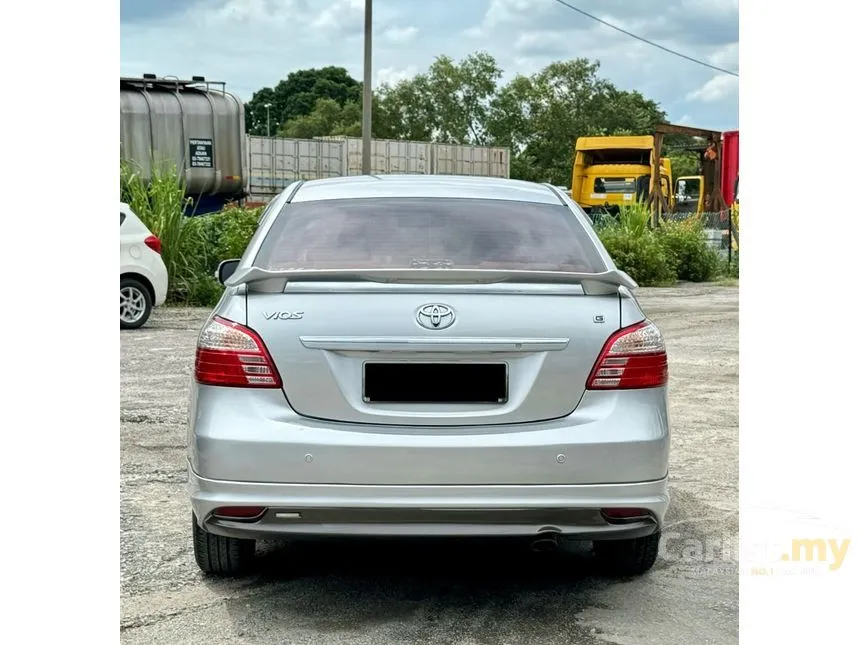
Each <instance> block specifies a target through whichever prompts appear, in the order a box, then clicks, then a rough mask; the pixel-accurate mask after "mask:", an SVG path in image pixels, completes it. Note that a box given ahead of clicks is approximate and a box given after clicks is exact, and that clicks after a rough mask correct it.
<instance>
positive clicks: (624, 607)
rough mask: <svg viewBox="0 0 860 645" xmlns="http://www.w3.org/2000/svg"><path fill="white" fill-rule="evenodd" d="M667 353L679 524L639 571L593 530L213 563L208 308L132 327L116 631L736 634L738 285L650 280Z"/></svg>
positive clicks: (385, 638)
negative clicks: (208, 513) (196, 534)
mask: <svg viewBox="0 0 860 645" xmlns="http://www.w3.org/2000/svg"><path fill="white" fill-rule="evenodd" d="M637 295H638V297H639V298H640V301H641V303H642V306H643V308H644V309H645V311H646V312H647V314H648V315H649V316H650V317H651V318H652V319H653V320H654V321H655V322H656V323H657V324H658V325H659V326H660V328H661V330H662V331H663V333H664V335H665V337H666V340H667V344H668V348H669V360H670V373H671V377H670V378H671V382H670V415H671V417H670V421H671V424H672V426H671V428H672V433H673V437H672V441H673V445H672V455H671V466H670V468H671V474H670V476H671V495H672V503H671V507H670V508H671V510H670V518H669V526H667V528H666V529H665V530H664V541H663V542H664V548H663V553H662V556H661V558H660V559H659V560H658V562H657V564H656V565H655V567H654V569H653V570H652V571H651V572H650V573H649V574H647V575H645V576H643V577H641V578H638V579H635V580H632V581H611V580H605V579H602V578H598V577H596V576H593V575H592V573H591V557H590V555H589V553H588V552H587V545H586V547H583V548H580V547H576V546H569V547H566V548H565V549H564V550H562V551H560V552H556V553H533V552H531V551H530V550H529V549H528V548H527V546H526V545H523V544H520V543H514V544H510V543H507V542H486V541H478V542H471V541H469V542H459V541H457V542H452V541H439V542H435V541H434V542H430V543H423V542H422V543H421V545H420V547H416V546H415V545H414V544H412V543H408V542H379V541H349V542H345V543H340V542H338V543H335V544H326V545H322V544H306V545H301V546H295V545H294V546H290V545H286V546H273V547H270V548H268V549H267V550H266V551H265V552H264V553H263V554H262V556H261V557H262V558H263V565H264V566H263V567H262V569H263V570H265V572H266V573H264V574H260V575H258V576H256V577H253V578H249V579H244V580H240V581H221V580H212V579H209V578H206V577H204V576H203V575H202V574H201V573H200V571H199V570H198V569H197V566H196V564H195V563H194V556H193V553H192V549H191V524H190V522H191V520H190V506H189V503H188V500H187V493H186V489H185V482H186V471H185V452H184V451H185V431H186V425H185V424H186V419H187V413H186V410H187V394H188V385H189V379H190V374H191V368H192V364H193V355H194V343H195V339H196V334H197V332H198V330H199V328H200V325H201V324H202V322H203V320H204V319H205V317H206V315H207V313H208V312H207V311H204V310H200V309H161V310H158V311H156V312H155V313H154V314H153V317H152V319H151V320H150V322H149V324H148V325H147V326H146V327H144V328H143V329H141V330H137V331H133V332H122V339H121V343H122V358H121V378H122V401H121V415H120V433H121V482H120V487H121V511H120V523H121V554H122V556H121V557H122V563H121V575H122V578H121V627H120V629H121V640H122V642H123V643H127V644H128V645H133V644H137V643H141V644H143V643H146V644H152V643H170V644H171V645H173V644H176V643H183V644H187V645H193V644H195V643H205V644H206V645H212V644H214V643H219V644H222V643H225V644H226V643H248V644H251V643H253V644H275V643H278V644H285V643H290V644H293V643H295V644H299V643H301V644H319V645H323V644H324V645H336V644H338V643H353V644H357V645H371V644H376V643H402V644H404V645H406V644H409V643H421V644H422V645H436V644H442V643H452V644H453V643H457V644H464V645H465V644H470V645H476V644H487V645H497V644H501V643H510V644H512V645H513V644H516V645H526V644H528V643H541V644H546V645H552V644H559V645H560V644H565V645H569V644H571V643H577V644H580V645H588V644H598V643H600V644H603V643H618V644H623V645H627V644H630V645H633V644H636V645H649V644H654V645H674V644H678V645H689V644H690V643H696V644H697V645H706V644H709V643H713V644H723V643H737V642H738V636H737V629H738V562H737V545H736V539H737V510H738V289H737V287H727V286H717V285H704V286H703V285H684V286H680V287H677V288H672V289H640V290H639V291H638V293H637Z"/></svg>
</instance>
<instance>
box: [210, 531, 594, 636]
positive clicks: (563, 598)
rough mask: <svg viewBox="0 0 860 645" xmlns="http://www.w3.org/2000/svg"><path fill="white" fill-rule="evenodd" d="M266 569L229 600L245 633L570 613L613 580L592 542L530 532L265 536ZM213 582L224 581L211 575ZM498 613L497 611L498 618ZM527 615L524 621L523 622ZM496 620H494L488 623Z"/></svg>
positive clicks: (261, 548)
mask: <svg viewBox="0 0 860 645" xmlns="http://www.w3.org/2000/svg"><path fill="white" fill-rule="evenodd" d="M257 548H258V552H257V570H256V571H255V572H254V574H253V575H252V579H249V580H248V581H247V585H249V586H250V587H249V586H245V585H243V586H244V588H245V590H246V591H247V590H249V589H250V588H253V591H252V592H251V593H245V594H241V595H240V596H238V597H234V598H230V599H228V600H227V601H226V603H227V610H228V612H229V613H230V615H231V618H232V620H233V622H234V625H236V627H237V632H238V633H249V632H259V631H260V630H264V631H269V630H272V629H274V630H276V631H283V630H285V629H295V628H298V627H301V628H302V629H310V630H313V631H315V632H320V633H330V632H336V631H343V630H356V629H362V628H366V627H369V626H372V625H375V624H380V623H392V622H393V623H395V624H396V623H399V622H401V621H402V622H403V623H404V624H406V623H410V624H411V623H412V622H413V621H412V620H411V619H409V617H410V616H411V617H413V618H415V616H414V615H415V614H416V612H417V613H419V614H421V616H420V620H419V622H421V623H428V621H429V622H430V623H432V622H433V621H434V620H435V619H434V616H436V617H437V618H438V619H439V620H443V621H447V620H451V616H452V615H458V614H459V613H462V612H464V611H466V612H469V614H470V615H471V616H475V615H484V616H485V617H486V618H485V619H484V620H488V621H489V622H490V623H495V622H499V623H500V624H501V623H509V622H510V621H512V620H514V619H515V617H516V616H519V618H516V620H517V621H520V622H521V621H522V620H527V621H528V622H533V621H534V624H535V629H539V628H540V626H541V625H542V621H550V622H551V621H555V620H557V619H558V616H560V615H562V616H564V617H565V620H566V621H568V622H569V621H571V620H572V616H573V615H574V614H575V613H576V612H577V611H579V610H580V609H582V608H583V607H585V606H595V604H594V603H593V602H592V601H591V600H590V596H591V594H592V592H594V591H596V590H598V589H599V588H600V587H602V586H603V585H606V584H611V581H610V580H604V579H602V578H600V577H598V576H597V575H596V568H595V563H594V559H593V556H592V554H591V544H590V543H589V542H581V543H580V542H567V541H563V542H562V543H561V545H560V548H559V549H557V550H555V551H551V552H535V551H533V550H532V548H531V542H530V541H524V540H521V539H515V540H511V539H444V540H443V539H420V540H419V539H387V538H386V539H380V538H374V539H350V540H340V539H337V540H335V539H330V540H314V541H297V542H290V543H265V544H258V547H257ZM205 580H206V584H207V585H209V586H210V587H211V588H213V590H216V591H219V590H223V588H224V587H223V585H226V584H228V583H225V582H223V581H220V580H218V579H217V578H211V577H206V578H205ZM494 617H495V618H494ZM517 624H519V623H517ZM487 628H488V629H489V627H487Z"/></svg>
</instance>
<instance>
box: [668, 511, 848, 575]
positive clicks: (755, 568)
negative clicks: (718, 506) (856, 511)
mask: <svg viewBox="0 0 860 645" xmlns="http://www.w3.org/2000/svg"><path fill="white" fill-rule="evenodd" d="M774 510H775V509H768V511H769V512H768V513H764V514H762V513H759V514H758V515H756V516H755V519H754V520H752V521H751V522H750V524H749V530H748V531H747V524H746V522H745V523H744V539H743V541H742V542H741V540H740V539H739V536H738V532H737V531H736V530H727V529H722V528H720V526H721V523H720V522H719V521H717V520H715V519H714V518H713V517H707V518H706V517H701V518H687V519H683V520H679V521H676V522H670V523H668V524H666V525H665V526H664V527H663V532H662V540H661V544H660V557H661V558H662V559H663V560H664V561H666V562H668V563H670V564H673V565H676V566H695V567H696V568H698V569H701V568H705V569H707V570H710V571H712V572H715V571H718V570H722V571H724V572H726V573H730V574H734V573H735V572H738V571H739V572H740V574H741V575H754V576H769V575H818V574H825V573H831V574H832V573H834V572H838V571H839V570H840V569H841V568H842V566H843V564H844V563H845V561H846V558H847V557H849V552H850V550H851V539H850V538H849V537H847V536H846V535H845V534H844V532H842V531H839V530H835V529H834V528H833V527H830V526H828V525H826V524H825V523H824V522H822V521H820V520H818V518H815V517H812V516H809V515H803V514H800V513H796V512H794V511H782V510H779V509H776V512H772V511H774Z"/></svg>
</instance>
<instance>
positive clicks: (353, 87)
mask: <svg viewBox="0 0 860 645" xmlns="http://www.w3.org/2000/svg"><path fill="white" fill-rule="evenodd" d="M319 99H330V100H332V101H334V102H335V103H337V104H338V105H339V106H343V105H344V104H345V103H347V102H350V101H351V102H358V101H360V100H361V83H359V82H358V81H357V80H355V79H354V78H352V77H351V76H350V75H349V73H348V72H347V71H346V69H344V68H343V67H323V68H319V69H317V68H314V69H302V70H298V71H295V72H290V74H289V75H288V76H287V78H285V79H284V80H282V81H280V82H279V83H278V84H277V85H276V86H275V87H274V88H271V87H264V88H262V89H261V90H258V91H257V92H254V95H253V96H252V97H251V100H250V101H249V102H248V103H247V104H246V105H245V129H246V130H247V131H248V132H249V133H250V134H257V135H265V134H266V131H267V109H266V107H265V106H266V105H267V104H269V105H270V106H271V107H270V108H269V110H268V116H269V123H268V126H269V127H270V128H271V132H272V133H275V132H277V131H278V130H280V128H281V125H283V124H284V123H286V122H287V121H290V120H291V119H295V118H297V117H301V116H307V115H309V114H310V113H311V112H313V111H314V109H315V108H316V106H317V101H318V100H319Z"/></svg>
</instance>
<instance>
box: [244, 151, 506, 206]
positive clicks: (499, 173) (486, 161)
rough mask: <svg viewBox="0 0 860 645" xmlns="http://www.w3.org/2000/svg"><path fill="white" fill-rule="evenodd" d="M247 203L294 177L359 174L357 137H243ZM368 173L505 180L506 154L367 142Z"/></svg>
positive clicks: (268, 195) (273, 191)
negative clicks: (368, 148)
mask: <svg viewBox="0 0 860 645" xmlns="http://www.w3.org/2000/svg"><path fill="white" fill-rule="evenodd" d="M247 149H248V151H249V153H248V162H247V166H248V173H247V174H248V177H249V182H248V188H247V192H248V193H249V195H250V197H249V201H251V202H252V203H260V202H266V201H268V200H269V199H271V198H272V197H274V196H275V195H277V194H278V193H279V192H280V191H281V190H283V189H284V187H286V186H287V185H288V184H289V183H290V182H292V181H295V180H297V179H321V178H325V177H340V176H349V175H360V174H361V165H362V164H361V160H362V140H361V139H360V138H357V137H319V138H317V139H284V138H280V137H260V136H249V137H248V145H247ZM371 172H373V173H375V174H380V175H391V174H396V175H403V174H410V175H471V176H482V177H504V178H507V177H510V151H509V150H508V149H507V148H491V147H480V146H468V145H452V144H440V143H430V142H426V141H400V140H394V139H373V140H372V141H371Z"/></svg>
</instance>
